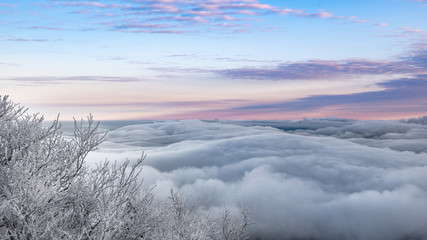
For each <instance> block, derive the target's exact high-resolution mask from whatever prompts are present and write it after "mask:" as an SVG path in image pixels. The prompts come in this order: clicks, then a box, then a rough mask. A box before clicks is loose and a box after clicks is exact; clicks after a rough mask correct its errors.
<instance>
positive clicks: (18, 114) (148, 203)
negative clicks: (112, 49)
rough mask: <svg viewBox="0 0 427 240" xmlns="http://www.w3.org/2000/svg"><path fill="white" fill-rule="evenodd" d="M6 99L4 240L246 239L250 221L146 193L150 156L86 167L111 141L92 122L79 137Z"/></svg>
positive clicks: (1, 166)
mask: <svg viewBox="0 0 427 240" xmlns="http://www.w3.org/2000/svg"><path fill="white" fill-rule="evenodd" d="M42 123H43V117H40V116H39V115H37V114H35V115H30V114H28V113H27V110H26V109H25V108H23V107H21V106H20V105H18V104H15V103H13V102H11V101H10V100H9V99H8V97H7V96H5V97H1V96H0V236H1V238H2V239H3V238H4V239H10V240H12V239H13V240H14V239H17V240H18V239H245V238H246V233H245V231H244V230H245V229H246V227H247V225H248V223H249V220H248V218H247V216H248V214H247V211H243V214H242V217H243V218H242V221H237V220H235V219H233V218H232V217H231V216H230V213H229V212H228V210H225V211H224V216H223V218H222V219H214V218H210V217H209V216H206V215H203V214H199V213H197V212H195V211H194V209H195V208H194V206H193V205H190V204H189V201H188V199H187V198H186V197H184V196H182V194H178V193H176V192H174V191H171V196H170V201H169V202H166V203H165V202H160V201H158V200H157V199H156V198H155V196H154V195H153V194H152V192H151V190H150V189H148V190H143V189H142V188H141V180H140V176H139V175H140V169H141V163H142V161H143V159H144V157H145V156H144V155H143V156H142V157H141V158H140V159H139V160H137V161H136V162H135V163H131V162H130V161H126V162H125V163H124V164H123V165H120V166H117V165H116V164H109V163H108V162H104V163H100V164H98V166H97V167H95V168H88V167H87V166H86V165H85V158H86V156H87V154H88V153H89V152H90V151H93V150H95V149H96V148H97V147H98V146H99V144H100V143H101V142H102V141H103V140H104V138H105V134H100V133H98V124H96V123H95V122H94V120H93V118H92V116H89V117H88V120H87V121H86V122H84V121H74V129H75V130H74V138H73V139H72V140H65V139H64V138H63V136H62V132H61V124H60V123H59V121H58V120H56V121H54V122H53V124H52V125H51V126H50V127H44V126H43V125H42Z"/></svg>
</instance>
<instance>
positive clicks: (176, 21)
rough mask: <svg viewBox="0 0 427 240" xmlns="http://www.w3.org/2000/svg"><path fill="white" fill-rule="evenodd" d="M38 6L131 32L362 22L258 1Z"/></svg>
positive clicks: (133, 0)
mask: <svg viewBox="0 0 427 240" xmlns="http://www.w3.org/2000/svg"><path fill="white" fill-rule="evenodd" d="M41 6H42V7H46V8H57V7H61V8H70V9H71V8H72V9H73V10H72V11H70V13H72V14H82V15H88V16H91V17H92V18H95V19H103V20H101V21H98V24H99V25H100V26H104V27H107V29H109V30H113V31H121V32H134V33H186V32H197V31H212V30H220V31H226V32H246V31H250V30H264V31H269V28H268V27H261V26H259V25H258V24H256V22H257V21H259V20H260V19H261V18H260V16H262V15H272V14H277V15H292V16H296V17H300V18H320V19H335V20H348V21H351V22H365V20H361V19H359V18H358V17H356V16H341V15H336V14H334V13H332V12H328V11H326V10H323V9H319V10H317V11H316V12H307V11H305V10H303V9H292V8H282V7H277V6H274V5H272V4H267V3H261V2H260V1H257V0H222V1H216V0H202V1H193V0H170V1H169V0H168V1H164V0H152V1H137V0H126V1H53V2H52V4H47V5H46V4H45V5H41ZM197 26H199V27H201V28H197ZM39 27H42V26H39ZM47 29H49V28H47ZM52 30H53V29H52ZM55 30H59V29H55ZM270 30H271V29H270Z"/></svg>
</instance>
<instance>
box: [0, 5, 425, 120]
mask: <svg viewBox="0 0 427 240" xmlns="http://www.w3.org/2000/svg"><path fill="white" fill-rule="evenodd" d="M0 42H1V44H0V81H1V85H0V95H9V96H10V99H11V100H13V101H14V102H19V103H20V104H21V105H23V106H26V107H29V108H30V109H31V111H32V112H40V113H41V114H43V115H44V116H45V117H46V118H47V119H53V118H55V117H56V116H57V115H58V114H59V113H60V114H61V119H62V120H71V119H72V117H76V118H80V117H85V116H87V115H88V114H89V113H92V114H93V115H94V116H95V119H98V120H123V119H130V120H131V119H159V120H164V119H297V118H303V117H308V118H312V117H327V116H334V117H343V118H353V119H400V118H410V117H418V116H422V115H426V114H427V107H426V106H427V94H425V93H426V92H427V50H426V48H427V1H425V0H376V1H371V0H357V1H338V0H322V1H320V0H299V1H262V0H240V1H239V0H199V1H195V0H145V1H142V0H109V1H101V0H100V1H96V0H94V1H84V0H62V1H52V0H32V1H29V0H21V1H13V0H0Z"/></svg>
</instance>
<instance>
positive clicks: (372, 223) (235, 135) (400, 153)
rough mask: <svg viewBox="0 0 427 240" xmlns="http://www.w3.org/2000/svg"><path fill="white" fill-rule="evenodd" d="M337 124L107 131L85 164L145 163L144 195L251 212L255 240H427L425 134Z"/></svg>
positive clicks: (216, 210) (404, 124) (192, 123)
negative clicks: (174, 195) (173, 195)
mask: <svg viewBox="0 0 427 240" xmlns="http://www.w3.org/2000/svg"><path fill="white" fill-rule="evenodd" d="M424 120H426V119H418V120H417V119H415V120H411V121H355V120H347V119H338V118H327V119H303V120H298V121H209V122H207V121H199V120H183V121H158V122H157V121H145V122H104V123H101V127H102V128H104V129H108V130H109V132H108V134H107V140H106V141H105V142H104V143H103V144H102V145H101V148H100V150H98V151H96V152H93V153H91V154H90V155H89V156H88V161H89V164H95V163H97V162H99V161H103V160H105V159H108V160H110V161H115V160H117V161H118V162H120V161H124V160H125V159H130V160H134V159H137V158H138V157H140V156H141V153H142V151H144V152H145V154H147V157H146V160H145V161H144V166H143V171H142V176H143V178H144V185H145V186H153V185H155V186H156V187H155V190H154V192H155V194H156V195H157V196H159V197H160V198H167V197H168V194H169V190H170V189H171V188H174V189H177V190H180V191H182V192H184V193H185V194H187V195H189V196H191V198H192V199H197V200H198V204H199V206H200V210H201V211H209V212H210V213H211V214H213V215H215V214H221V211H222V208H223V206H224V204H226V205H227V206H228V208H229V209H230V210H232V211H233V212H234V213H237V212H238V211H239V208H240V207H241V206H242V205H244V206H247V207H248V208H249V209H250V210H251V219H252V221H253V223H254V224H253V225H252V226H251V228H250V232H251V235H252V237H253V238H254V239H255V238H260V239H320V240H384V239H387V240H393V239H396V240H399V239H427V125H425V124H424V123H425V121H424Z"/></svg>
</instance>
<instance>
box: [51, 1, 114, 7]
mask: <svg viewBox="0 0 427 240" xmlns="http://www.w3.org/2000/svg"><path fill="white" fill-rule="evenodd" d="M54 3H55V4H61V5H63V6H74V7H79V6H85V7H87V6H89V7H99V8H107V7H108V6H107V5H105V4H103V3H100V2H58V1H56V2H54Z"/></svg>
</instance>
